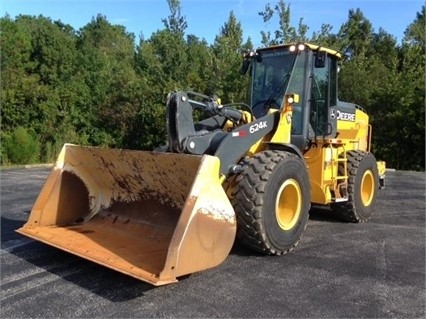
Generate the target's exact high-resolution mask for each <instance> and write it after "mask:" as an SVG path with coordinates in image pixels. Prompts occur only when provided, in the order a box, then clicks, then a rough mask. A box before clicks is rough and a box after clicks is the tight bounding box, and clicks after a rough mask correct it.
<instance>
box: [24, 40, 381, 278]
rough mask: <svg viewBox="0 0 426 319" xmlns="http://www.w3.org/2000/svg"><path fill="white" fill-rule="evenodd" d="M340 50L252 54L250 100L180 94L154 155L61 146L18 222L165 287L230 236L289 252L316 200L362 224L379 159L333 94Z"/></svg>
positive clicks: (357, 114) (247, 64) (172, 100)
mask: <svg viewBox="0 0 426 319" xmlns="http://www.w3.org/2000/svg"><path fill="white" fill-rule="evenodd" d="M340 59H341V55H340V54H339V53H338V52H336V51H334V50H331V49H327V48H324V47H320V46H316V45H313V44H309V43H296V44H286V45H277V46H272V47H268V48H261V49H257V50H255V51H252V52H248V53H246V54H245V55H244V57H243V64H242V65H243V66H242V73H245V74H247V73H249V74H250V76H251V87H250V90H249V91H250V105H248V104H244V103H233V104H227V105H223V104H222V103H221V101H220V99H218V98H216V97H210V96H206V95H202V94H198V93H195V92H189V91H177V92H172V93H170V94H169V95H168V98H167V103H166V107H167V118H166V125H167V133H168V137H167V143H165V144H166V145H165V146H164V147H162V148H160V149H158V150H155V151H151V152H147V151H138V150H124V149H105V148H98V147H83V146H78V145H71V144H65V145H64V147H63V149H62V151H61V153H60V154H59V156H58V159H57V161H56V163H55V165H54V167H53V169H52V171H51V173H50V175H49V176H48V178H47V180H46V182H45V184H44V186H43V188H42V190H41V192H40V194H39V196H38V198H37V200H36V202H35V204H34V206H33V208H32V210H31V214H30V216H29V218H28V221H27V222H26V223H25V225H23V227H21V228H20V229H18V230H17V231H18V232H19V233H21V234H23V235H25V236H28V237H31V238H33V239H36V240H39V241H41V242H44V243H46V244H49V245H52V246H55V247H57V248H60V249H62V250H65V251H68V252H70V253H73V254H76V255H78V256H81V257H83V258H86V259H89V260H91V261H93V262H96V263H99V264H101V265H104V266H107V267H110V268H112V269H115V270H117V271H120V272H122V273H125V274H128V275H130V276H133V277H135V278H138V279H140V280H143V281H145V282H148V283H150V284H153V285H164V284H169V283H173V282H176V281H178V279H179V278H180V277H182V276H184V275H187V274H191V273H194V272H198V271H201V270H204V269H208V268H212V267H215V266H217V265H219V264H220V263H221V262H223V261H224V260H225V259H226V257H227V256H228V254H229V253H230V251H231V248H232V246H233V244H234V240H235V239H236V238H237V239H238V240H239V242H240V243H241V244H243V245H245V246H247V247H249V248H251V249H253V250H254V251H257V252H260V253H263V254H266V255H282V254H285V253H287V252H289V251H291V250H292V249H293V248H294V247H295V246H296V245H297V244H298V242H299V240H300V238H301V236H302V233H303V231H304V230H305V227H306V224H307V221H308V217H309V210H310V207H311V204H312V205H325V206H328V207H330V208H331V210H332V211H333V212H334V213H335V214H336V215H337V216H339V217H341V218H342V219H344V220H346V221H349V222H365V221H367V220H368V219H369V218H370V217H371V216H372V214H373V211H374V208H375V205H376V196H377V192H378V189H379V188H380V187H384V178H385V162H381V161H380V162H379V161H376V159H375V157H374V155H373V154H372V153H371V152H370V149H371V138H372V128H371V125H370V124H369V117H368V115H367V113H366V111H365V110H364V109H363V108H362V107H360V106H358V105H356V104H352V103H346V102H342V101H340V100H339V99H338V96H337V91H338V90H337V76H338V68H339V66H338V65H339V64H338V62H339V60H340ZM194 110H201V113H202V114H204V115H205V116H204V117H203V119H202V120H199V121H194Z"/></svg>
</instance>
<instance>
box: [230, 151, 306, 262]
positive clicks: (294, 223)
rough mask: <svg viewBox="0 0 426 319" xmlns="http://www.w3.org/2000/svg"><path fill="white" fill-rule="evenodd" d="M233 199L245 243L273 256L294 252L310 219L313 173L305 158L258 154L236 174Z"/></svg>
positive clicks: (287, 154)
mask: <svg viewBox="0 0 426 319" xmlns="http://www.w3.org/2000/svg"><path fill="white" fill-rule="evenodd" d="M231 202H232V205H233V207H234V209H235V212H236V215H237V238H238V239H239V241H240V242H241V243H242V244H243V245H244V246H246V247H248V248H251V249H253V250H255V251H258V252H261V253H264V254H270V255H282V254H285V253H287V252H289V251H291V250H292V249H293V248H294V247H295V246H296V245H297V244H298V242H299V240H300V238H301V236H302V233H303V231H304V230H305V228H306V224H307V220H308V218H309V208H310V186H309V176H308V172H307V168H306V165H305V163H304V161H303V159H301V158H300V157H298V156H297V155H294V154H291V153H287V152H282V151H274V150H268V151H264V152H260V153H258V154H256V155H255V156H254V157H253V158H251V159H249V160H248V163H247V165H246V166H245V168H244V170H243V171H242V172H241V173H240V174H239V175H238V176H237V177H236V179H235V181H234V183H233V188H232V196H231Z"/></svg>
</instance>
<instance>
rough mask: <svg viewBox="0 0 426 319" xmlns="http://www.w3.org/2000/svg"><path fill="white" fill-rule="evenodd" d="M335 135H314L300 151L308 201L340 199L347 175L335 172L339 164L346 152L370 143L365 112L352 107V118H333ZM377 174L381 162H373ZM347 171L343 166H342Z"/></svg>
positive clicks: (383, 167) (365, 148)
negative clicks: (306, 173)
mask: <svg viewBox="0 0 426 319" xmlns="http://www.w3.org/2000/svg"><path fill="white" fill-rule="evenodd" d="M337 132H338V134H337V138H334V139H328V138H325V139H322V138H319V139H317V141H316V143H314V144H313V146H312V147H311V148H310V149H309V150H308V151H307V152H306V153H305V154H304V157H305V160H306V164H307V166H308V171H309V176H310V181H311V202H313V203H317V204H324V205H326V204H330V203H332V202H336V201H339V200H344V196H343V194H342V193H341V189H339V187H342V186H344V185H345V184H346V180H347V176H346V175H343V176H342V175H340V176H339V171H338V168H339V165H342V164H343V165H345V166H344V167H345V168H346V152H348V151H352V150H360V151H365V152H369V151H370V146H371V126H370V125H369V118H368V115H367V114H366V113H365V112H362V111H361V110H358V109H356V112H355V121H354V122H349V121H337ZM377 167H378V171H379V177H380V178H382V177H383V176H384V173H385V170H386V164H385V162H378V163H377ZM344 171H345V172H346V171H347V170H346V169H345V170H344Z"/></svg>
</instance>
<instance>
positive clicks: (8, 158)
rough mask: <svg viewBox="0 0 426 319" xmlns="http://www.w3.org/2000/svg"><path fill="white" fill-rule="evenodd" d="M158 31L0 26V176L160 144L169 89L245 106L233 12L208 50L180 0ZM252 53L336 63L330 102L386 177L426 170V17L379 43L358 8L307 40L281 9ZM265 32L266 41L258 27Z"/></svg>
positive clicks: (382, 35)
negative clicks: (351, 118) (281, 50)
mask: <svg viewBox="0 0 426 319" xmlns="http://www.w3.org/2000/svg"><path fill="white" fill-rule="evenodd" d="M167 3H168V5H169V9H170V14H169V16H167V17H166V18H164V19H163V20H162V22H163V24H164V28H163V29H160V30H158V31H157V32H154V33H153V34H152V35H151V36H150V37H149V38H144V37H142V36H141V37H139V39H136V37H135V35H134V34H133V33H130V32H127V31H126V29H125V27H123V26H121V25H114V24H111V23H110V22H109V21H108V19H107V17H105V16H103V15H101V14H99V15H97V16H96V17H93V18H92V20H91V21H90V22H89V23H87V24H86V25H85V26H84V27H82V28H80V29H79V30H75V29H74V28H73V27H72V26H71V25H69V24H66V23H64V22H61V21H52V20H51V19H50V18H48V17H44V16H41V15H40V16H28V15H18V16H16V17H15V18H12V17H10V16H9V15H5V16H4V17H2V18H1V19H0V30H1V38H0V41H1V42H0V45H1V135H0V137H1V144H0V158H1V163H2V165H8V164H23V163H33V162H53V161H54V160H55V159H56V156H57V154H58V152H59V151H60V149H61V148H62V146H63V144H64V143H75V144H80V145H96V146H103V147H117V148H132V149H141V150H152V149H154V148H155V147H156V146H158V145H162V144H164V142H165V140H166V127H165V101H166V96H167V94H168V93H169V92H170V91H173V90H191V91H196V92H201V93H204V94H207V95H213V94H215V95H218V96H220V97H221V99H222V102H224V103H231V102H248V100H247V88H248V84H249V82H248V81H249V79H248V77H243V76H242V75H241V74H240V67H241V62H242V53H243V52H245V51H247V50H250V49H253V44H252V41H251V38H250V37H248V38H247V39H243V29H242V27H241V23H240V22H239V21H238V19H237V17H236V16H235V14H234V13H233V12H232V11H231V12H230V13H229V17H228V20H227V21H226V22H225V23H224V24H223V26H222V27H221V28H220V30H219V32H218V34H217V35H216V37H215V39H214V42H213V43H211V44H209V43H207V41H206V40H205V39H200V38H199V37H197V36H196V35H194V34H187V33H186V28H187V21H186V17H185V16H184V15H183V14H182V12H181V5H180V1H179V0H167ZM259 19H263V21H264V22H265V28H264V30H259V32H260V34H261V39H262V46H268V45H273V44H278V43H287V42H292V41H306V42H311V43H314V44H318V45H321V46H326V47H330V48H332V49H335V50H338V51H340V52H342V53H343V54H344V59H343V61H342V64H341V72H340V74H339V90H340V92H339V98H340V99H341V100H343V101H348V102H354V103H357V104H359V105H361V106H363V107H364V108H365V109H366V110H367V111H368V113H369V114H370V118H371V124H372V126H373V152H374V153H375V155H376V157H377V158H378V159H381V160H385V161H386V162H387V166H388V167H393V168H396V169H405V170H424V168H425V125H424V122H425V73H424V72H425V70H424V66H425V28H424V26H425V6H422V8H421V9H420V11H419V12H417V13H413V22H412V23H410V24H409V25H408V26H407V28H406V31H405V33H404V38H403V39H402V41H401V43H397V40H396V38H395V37H394V36H393V35H391V34H389V33H387V32H386V31H385V30H383V29H381V28H380V29H379V30H378V31H377V32H376V31H375V30H374V28H373V25H372V23H371V22H370V21H369V20H368V19H367V17H365V16H364V14H363V13H362V11H361V10H360V9H351V10H349V12H348V18H347V21H346V22H345V23H343V24H342V25H341V27H340V29H339V30H338V31H336V32H335V31H333V28H332V26H330V25H328V24H323V25H322V27H321V30H319V31H316V32H313V33H312V35H311V36H308V30H309V27H308V26H307V25H305V24H304V23H303V19H300V21H299V22H298V24H297V25H296V26H294V25H293V24H292V21H291V10H290V6H289V5H286V3H285V2H284V1H283V0H280V1H278V2H277V4H275V5H271V4H269V3H268V4H267V5H266V6H265V7H264V9H263V10H262V11H260V12H259ZM271 21H275V22H276V25H278V27H277V29H276V30H270V29H268V28H267V25H270V24H269V23H268V22H271Z"/></svg>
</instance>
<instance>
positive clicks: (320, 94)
mask: <svg viewBox="0 0 426 319" xmlns="http://www.w3.org/2000/svg"><path fill="white" fill-rule="evenodd" d="M246 58H250V60H251V78H252V87H251V97H250V100H251V106H252V112H253V115H254V117H255V118H261V117H263V116H265V115H266V114H268V112H269V111H270V110H271V109H277V110H281V109H282V108H283V107H284V106H283V99H284V96H285V95H286V94H298V95H299V97H300V99H299V102H298V103H295V104H293V105H292V107H293V117H292V136H291V143H292V144H294V145H295V146H297V147H298V148H299V149H301V150H302V149H304V148H305V147H306V146H307V145H308V144H309V143H310V141H311V140H312V139H315V138H316V137H317V136H321V137H325V136H330V135H333V134H335V133H336V120H335V119H332V118H330V116H329V112H330V111H329V110H330V108H331V107H335V106H336V105H337V62H338V60H339V59H340V55H339V54H338V53H337V52H334V51H331V50H329V49H325V48H321V47H318V46H314V45H310V44H298V45H279V46H274V47H270V48H264V49H259V50H257V51H255V52H251V53H250V54H249V55H247V56H246ZM247 60H248V59H247ZM247 60H246V61H247ZM243 68H245V70H247V68H248V63H246V64H245V65H244V66H243ZM243 71H244V69H243ZM333 120H334V122H333Z"/></svg>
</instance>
